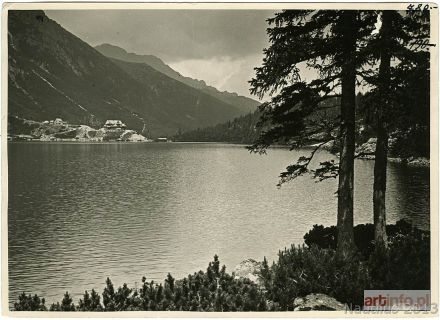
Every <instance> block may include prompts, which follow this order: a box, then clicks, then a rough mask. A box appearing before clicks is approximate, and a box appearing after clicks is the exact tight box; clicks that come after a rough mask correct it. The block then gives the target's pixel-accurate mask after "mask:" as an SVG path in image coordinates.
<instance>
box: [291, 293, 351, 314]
mask: <svg viewBox="0 0 440 320" xmlns="http://www.w3.org/2000/svg"><path fill="white" fill-rule="evenodd" d="M293 306H294V309H293V310H294V311H311V310H322V311H324V310H339V311H341V310H345V305H344V304H343V303H341V302H339V301H338V300H336V299H335V298H332V297H330V296H328V295H326V294H322V293H312V294H309V295H307V296H305V297H303V298H296V299H295V300H294V301H293Z"/></svg>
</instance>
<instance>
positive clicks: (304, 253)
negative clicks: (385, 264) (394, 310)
mask: <svg viewBox="0 0 440 320" xmlns="http://www.w3.org/2000/svg"><path fill="white" fill-rule="evenodd" d="M264 268H267V267H265V264H264V263H263V268H262V277H264V279H263V283H265V286H266V290H267V295H268V299H269V300H271V301H273V302H274V308H275V309H279V310H293V300H294V299H295V298H297V297H304V296H306V295H308V294H311V293H324V294H327V295H330V296H332V297H335V298H336V299H338V300H339V301H341V302H343V303H348V304H350V303H353V304H361V303H362V300H363V291H361V290H359V289H360V288H365V287H366V286H367V285H368V282H369V279H368V271H367V268H366V266H365V264H364V263H363V262H362V261H361V259H360V258H359V257H358V256H355V257H352V258H351V259H348V260H341V259H339V258H338V257H337V256H336V252H335V251H334V250H333V249H322V248H319V247H317V246H312V247H305V246H302V247H299V246H298V247H295V246H292V247H291V248H290V249H285V250H284V251H280V252H279V255H278V261H277V262H276V263H274V264H273V266H272V267H271V268H270V272H268V271H267V270H265V271H263V269H264Z"/></svg>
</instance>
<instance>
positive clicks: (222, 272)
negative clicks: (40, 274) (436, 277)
mask: <svg viewBox="0 0 440 320" xmlns="http://www.w3.org/2000/svg"><path fill="white" fill-rule="evenodd" d="M387 229H388V230H387V231H388V234H389V245H388V249H384V250H382V249H374V243H373V239H374V228H373V225H371V224H366V225H358V226H356V227H355V229H354V232H355V241H356V245H357V247H358V248H359V251H358V252H357V253H356V254H355V255H354V256H352V257H350V258H347V259H343V258H341V257H339V256H338V255H337V254H336V251H335V248H336V243H337V238H336V237H337V232H336V228H335V227H334V226H332V227H323V226H318V225H315V226H314V227H313V229H312V230H310V231H309V232H308V233H307V234H306V235H305V236H304V240H305V245H303V246H294V245H292V246H291V247H290V248H286V249H284V250H282V251H280V252H279V254H278V261H274V262H273V264H272V265H269V264H268V262H267V260H266V259H264V261H263V262H262V264H261V270H259V278H260V279H259V281H258V283H254V282H252V281H251V280H249V279H246V278H239V279H237V278H235V275H234V273H232V274H229V273H227V272H226V267H225V266H222V267H221V266H220V261H219V259H218V256H214V260H213V261H212V262H210V263H209V264H208V267H207V269H206V271H199V272H197V273H194V274H193V275H188V276H187V277H185V278H183V279H180V280H176V279H174V278H173V277H172V276H171V274H168V276H167V277H166V279H165V280H164V282H163V283H160V284H159V283H155V282H153V281H150V282H149V281H147V280H146V278H145V277H143V278H142V286H141V288H139V289H135V288H129V287H128V286H127V284H124V285H123V286H122V287H119V288H117V289H116V288H115V287H114V285H113V283H112V282H111V280H110V279H109V278H107V281H106V287H105V288H104V290H103V291H102V294H101V295H100V294H99V293H98V292H97V291H95V290H94V289H93V290H92V291H91V292H88V291H86V292H85V293H84V296H83V297H82V298H81V299H79V301H78V302H77V303H74V301H73V299H72V297H71V296H70V295H69V293H68V292H66V293H65V295H64V297H63V299H62V301H61V302H56V303H53V304H52V305H50V306H46V305H45V299H43V298H40V297H38V296H37V295H34V296H32V295H26V294H25V293H24V292H23V293H22V294H21V295H20V296H19V297H18V301H17V302H15V303H14V310H16V311H140V310H151V311H288V310H293V309H294V304H293V301H294V299H295V298H297V297H304V296H306V295H308V294H311V293H324V294H327V295H329V296H332V297H334V298H336V299H337V300H339V301H341V302H343V303H345V304H347V306H348V307H349V308H354V307H355V306H362V305H363V290H365V289H395V290H398V289H407V290H418V289H419V290H424V289H429V288H430V250H429V249H430V236H429V233H428V232H425V231H421V230H418V229H415V228H413V227H412V226H411V225H410V224H408V223H406V222H404V221H399V222H398V223H397V224H396V225H389V226H387Z"/></svg>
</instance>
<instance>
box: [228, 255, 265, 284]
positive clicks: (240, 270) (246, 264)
mask: <svg viewBox="0 0 440 320" xmlns="http://www.w3.org/2000/svg"><path fill="white" fill-rule="evenodd" d="M260 272H261V262H258V261H255V260H254V259H247V260H244V261H242V262H240V263H239V264H238V265H237V266H236V267H235V269H234V274H235V279H240V278H246V279H249V280H251V281H252V282H255V283H256V284H261V281H260Z"/></svg>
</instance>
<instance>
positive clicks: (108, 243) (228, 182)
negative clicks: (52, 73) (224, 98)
mask: <svg viewBox="0 0 440 320" xmlns="http://www.w3.org/2000/svg"><path fill="white" fill-rule="evenodd" d="M308 152H309V151H307V150H304V151H301V152H300V151H297V152H289V151H288V150H286V149H281V148H280V149H271V150H269V151H268V155H266V156H260V155H251V154H249V152H248V151H247V150H246V149H244V146H242V145H230V144H198V143H139V144H136V143H133V144H127V143H102V144H99V143H90V144H86V143H35V142H32V143H9V144H8V160H9V204H8V208H9V211H8V220H9V221H8V236H9V245H8V249H9V293H10V296H9V298H10V300H13V301H15V300H16V299H17V297H18V294H19V293H21V292H22V291H25V292H27V293H33V294H35V293H36V294H38V295H41V296H43V297H45V298H46V301H47V303H46V304H50V303H51V302H53V301H55V300H57V301H61V299H62V296H63V293H64V292H65V291H69V292H70V293H72V294H73V295H74V297H75V299H74V301H75V302H77V301H78V298H79V297H80V295H81V294H83V293H84V290H90V289H92V288H95V289H97V291H98V292H99V293H101V292H102V289H103V288H104V286H105V279H106V278H107V277H110V278H111V279H112V281H113V283H114V284H115V286H120V285H122V284H123V283H124V282H127V284H129V285H130V286H138V287H140V285H139V284H140V283H141V278H142V276H144V275H145V276H146V277H147V279H148V280H156V281H162V280H163V279H164V278H165V276H166V275H167V273H168V272H170V273H171V274H172V275H173V276H175V277H177V278H180V277H183V276H186V275H187V274H189V273H193V272H195V271H198V270H200V269H205V268H206V266H207V264H208V262H209V261H211V259H212V257H213V256H214V254H218V255H219V257H220V261H221V264H226V266H227V270H229V271H230V272H231V271H233V269H234V267H235V266H236V265H237V264H238V263H240V262H241V261H243V260H245V259H247V258H254V259H256V260H262V259H263V257H264V256H266V257H267V258H268V259H269V260H274V259H276V257H277V253H278V250H279V249H282V248H284V247H286V246H290V244H292V243H296V244H301V243H302V242H303V235H304V234H305V233H306V232H307V231H308V230H309V229H311V228H312V226H313V225H314V224H323V225H325V226H329V225H334V224H336V209H337V198H336V196H335V191H336V189H337V180H335V179H332V180H327V181H324V182H321V183H315V181H314V180H313V179H312V178H311V177H310V176H306V177H301V178H299V179H297V180H295V181H293V182H291V183H289V184H286V185H284V186H283V187H282V188H281V189H278V188H277V187H276V184H277V182H278V175H279V173H280V172H281V171H283V169H284V168H285V167H286V165H288V164H289V163H292V162H293V161H295V160H296V158H297V157H298V156H299V155H300V154H307V153H308ZM316 157H317V160H316V161H319V160H324V159H328V158H329V157H330V158H331V157H332V156H330V155H329V154H328V153H327V152H320V153H318V154H317V155H316ZM373 166H374V162H373V161H368V160H357V161H356V165H355V170H356V173H355V174H356V185H355V187H356V189H355V223H356V224H359V223H372V221H373V213H372V210H373V209H372V207H373V206H372V184H373ZM387 179H388V190H387V191H388V192H387V210H388V217H387V218H388V222H389V223H394V222H396V221H397V220H399V219H403V218H404V219H407V220H409V221H411V222H412V223H414V224H415V225H416V226H418V227H421V228H424V229H427V228H429V169H428V168H409V167H406V166H403V165H400V164H395V163H390V164H389V167H388V177H387Z"/></svg>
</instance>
